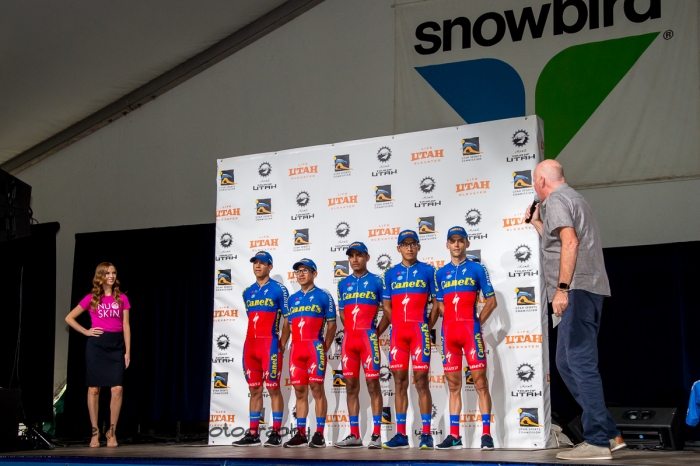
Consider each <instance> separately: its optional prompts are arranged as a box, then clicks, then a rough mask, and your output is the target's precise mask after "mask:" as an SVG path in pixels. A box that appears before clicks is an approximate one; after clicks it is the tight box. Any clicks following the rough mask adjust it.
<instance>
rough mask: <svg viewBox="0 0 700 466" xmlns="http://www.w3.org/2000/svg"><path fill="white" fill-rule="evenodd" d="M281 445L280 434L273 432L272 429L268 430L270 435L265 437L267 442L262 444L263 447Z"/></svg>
mask: <svg viewBox="0 0 700 466" xmlns="http://www.w3.org/2000/svg"><path fill="white" fill-rule="evenodd" d="M281 446H282V437H281V436H280V433H279V432H275V431H274V430H273V431H272V432H270V436H269V437H268V438H267V442H265V444H264V445H263V447H281Z"/></svg>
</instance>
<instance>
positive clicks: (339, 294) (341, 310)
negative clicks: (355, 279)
mask: <svg viewBox="0 0 700 466" xmlns="http://www.w3.org/2000/svg"><path fill="white" fill-rule="evenodd" d="M344 281H345V280H341V281H340V282H339V283H338V286H337V287H336V293H337V295H338V310H339V311H340V312H343V298H342V297H341V293H340V285H342V284H343V282H344Z"/></svg>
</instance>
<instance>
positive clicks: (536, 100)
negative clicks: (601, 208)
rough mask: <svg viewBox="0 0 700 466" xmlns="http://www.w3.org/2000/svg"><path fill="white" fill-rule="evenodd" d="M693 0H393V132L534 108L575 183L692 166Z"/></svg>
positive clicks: (631, 178)
mask: <svg viewBox="0 0 700 466" xmlns="http://www.w3.org/2000/svg"><path fill="white" fill-rule="evenodd" d="M699 12H700V2H698V1H697V0H624V1H622V0H620V1H617V2H616V1H609V0H605V1H603V0H566V1H563V0H490V1H488V2H465V1H463V0H428V1H421V2H412V3H406V4H401V5H396V65H395V66H396V72H395V74H394V76H395V96H396V99H395V111H394V116H395V122H396V123H395V124H396V126H395V128H394V131H395V132H406V131H417V130H424V129H430V128H442V127H444V126H448V125H459V124H464V123H465V122H466V123H469V124H473V123H479V122H483V121H489V120H497V119H503V118H513V117H519V116H524V115H528V114H533V113H534V114H537V115H538V116H539V117H540V118H542V120H543V121H544V123H545V127H546V130H545V139H546V140H547V152H546V154H545V155H546V157H547V158H557V160H558V161H560V162H561V163H562V165H563V166H564V167H565V168H566V170H567V181H568V182H569V184H571V185H573V186H574V187H577V188H582V187H594V186H606V185H615V184H625V183H641V182H650V181H664V180H674V179H686V178H698V177H700V157H698V156H697V147H698V146H699V145H700V131H698V128H699V127H700V86H698V82H700V50H699V46H698V44H699V42H700V35H699V33H698V31H699V25H700V13H699Z"/></svg>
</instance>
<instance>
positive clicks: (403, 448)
mask: <svg viewBox="0 0 700 466" xmlns="http://www.w3.org/2000/svg"><path fill="white" fill-rule="evenodd" d="M406 448H410V447H409V446H408V445H402V446H400V447H389V446H387V445H382V449H383V450H405V449H406Z"/></svg>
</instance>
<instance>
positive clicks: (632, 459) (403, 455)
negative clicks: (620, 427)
mask: <svg viewBox="0 0 700 466" xmlns="http://www.w3.org/2000/svg"><path fill="white" fill-rule="evenodd" d="M558 451H560V450H541V451H522V450H494V451H481V450H472V449H464V450H461V451H458V450H447V451H438V450H434V451H423V450H418V449H408V450H395V451H388V450H367V449H362V450H341V449H338V448H332V447H329V448H325V449H307V448H297V449H293V450H291V449H284V448H262V447H254V448H236V449H234V448H233V447H223V446H211V447H210V446H207V445H203V444H202V445H188V444H167V445H166V444H147V445H126V446H124V445H122V446H119V447H117V448H107V447H104V446H103V447H100V448H89V447H87V446H70V447H65V448H56V449H54V450H50V451H49V450H35V451H19V452H12V453H0V463H3V464H9V465H11V464H22V465H24V466H28V465H30V464H32V463H35V464H37V463H42V464H44V465H46V464H47V463H54V464H61V465H65V466H68V465H70V464H82V465H85V464H90V463H91V464H98V463H99V464H131V465H134V464H178V465H186V464H197V465H205V464H206V465H215V464H218V465H227V466H236V465H239V466H243V465H250V464H257V465H260V464H275V465H291V464H303V463H307V462H311V461H313V462H316V463H327V464H328V465H331V464H333V465H336V466H337V465H338V463H339V462H341V463H345V466H347V465H349V464H352V463H357V464H362V465H363V466H368V465H369V464H371V463H375V464H380V463H382V464H383V465H384V466H385V465H386V463H393V464H395V465H397V466H398V465H400V464H403V465H408V464H421V463H432V464H435V463H444V464H458V465H460V466H467V465H477V464H505V465H519V464H521V465H537V464H540V465H550V464H607V465H648V466H656V465H699V466H700V448H687V449H686V450H684V451H642V450H622V451H618V452H615V453H613V460H612V461H610V460H607V461H588V462H573V461H563V460H557V459H556V454H557V452H558Z"/></svg>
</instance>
